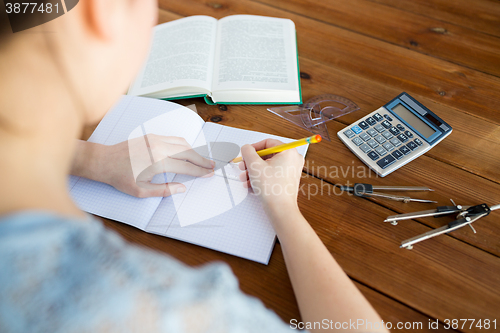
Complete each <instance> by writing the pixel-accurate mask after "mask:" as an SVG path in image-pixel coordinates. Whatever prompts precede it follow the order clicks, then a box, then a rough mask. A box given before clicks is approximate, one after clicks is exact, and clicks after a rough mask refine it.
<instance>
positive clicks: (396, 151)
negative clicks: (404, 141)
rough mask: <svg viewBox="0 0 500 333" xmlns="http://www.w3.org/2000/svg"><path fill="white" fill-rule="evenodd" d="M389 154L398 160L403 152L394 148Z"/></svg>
mask: <svg viewBox="0 0 500 333" xmlns="http://www.w3.org/2000/svg"><path fill="white" fill-rule="evenodd" d="M391 155H392V156H394V157H395V158H397V159H398V160H399V159H400V158H401V157H403V156H404V155H403V153H402V152H400V151H399V150H395V151H394V152H393V153H392V154H391Z"/></svg>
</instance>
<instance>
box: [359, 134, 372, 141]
mask: <svg viewBox="0 0 500 333" xmlns="http://www.w3.org/2000/svg"><path fill="white" fill-rule="evenodd" d="M359 137H360V138H361V139H363V140H364V141H368V140H370V139H371V136H369V135H368V134H366V133H365V132H363V133H361V134H360V135H359Z"/></svg>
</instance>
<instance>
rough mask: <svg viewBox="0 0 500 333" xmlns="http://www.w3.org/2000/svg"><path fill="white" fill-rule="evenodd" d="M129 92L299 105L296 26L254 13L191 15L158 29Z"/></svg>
mask: <svg viewBox="0 0 500 333" xmlns="http://www.w3.org/2000/svg"><path fill="white" fill-rule="evenodd" d="M128 94H129V95H134V96H145V97H154V98H161V99H176V98H181V97H184V98H185V97H205V101H206V102H207V103H209V104H213V103H224V104H300V103H301V102H302V97H301V91H300V77H299V69H298V57H297V42H296V37H295V25H294V23H293V21H291V20H289V19H281V18H274V17H265V16H254V15H233V16H227V17H225V18H222V19H220V20H216V19H215V18H213V17H210V16H190V17H186V18H182V19H179V20H175V21H171V22H167V23H164V24H160V25H157V26H156V27H155V28H154V36H153V42H152V45H151V50H150V54H149V57H148V59H147V61H146V63H145V65H144V66H143V69H142V70H141V71H140V73H139V75H138V76H137V78H136V79H135V81H134V82H133V83H132V85H131V86H130V89H129V91H128Z"/></svg>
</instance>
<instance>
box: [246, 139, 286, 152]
mask: <svg viewBox="0 0 500 333" xmlns="http://www.w3.org/2000/svg"><path fill="white" fill-rule="evenodd" d="M282 144H283V142H281V141H280V140H276V139H265V140H262V141H259V142H256V143H254V144H252V146H253V147H254V148H255V150H262V149H266V148H271V147H275V146H279V145H282Z"/></svg>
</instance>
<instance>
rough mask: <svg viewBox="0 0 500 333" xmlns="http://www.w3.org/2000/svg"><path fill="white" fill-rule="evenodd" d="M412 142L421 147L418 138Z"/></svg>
mask: <svg viewBox="0 0 500 333" xmlns="http://www.w3.org/2000/svg"><path fill="white" fill-rule="evenodd" d="M413 142H415V143H416V144H417V145H419V146H421V145H422V141H421V140H420V139H419V138H417V139H415V140H413Z"/></svg>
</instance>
